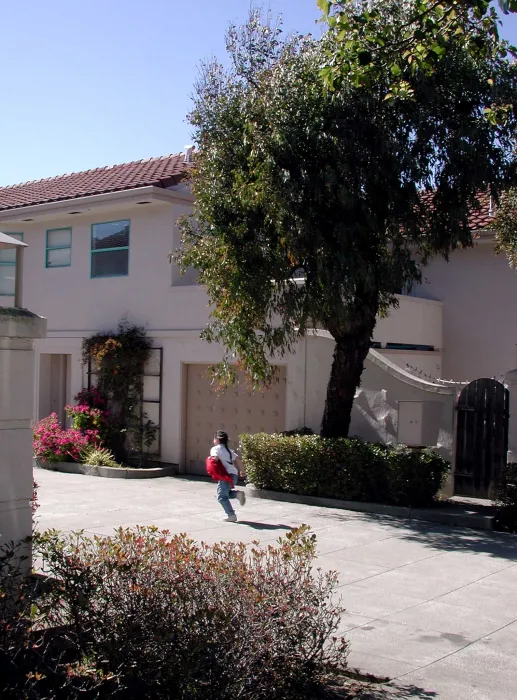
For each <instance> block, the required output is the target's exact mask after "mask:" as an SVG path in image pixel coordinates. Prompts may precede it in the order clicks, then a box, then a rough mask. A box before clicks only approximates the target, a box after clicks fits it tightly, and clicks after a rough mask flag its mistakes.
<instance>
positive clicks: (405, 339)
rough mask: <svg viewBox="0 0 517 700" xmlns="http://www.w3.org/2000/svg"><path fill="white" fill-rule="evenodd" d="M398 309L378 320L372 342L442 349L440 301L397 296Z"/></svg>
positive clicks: (441, 305)
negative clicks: (429, 346)
mask: <svg viewBox="0 0 517 700" xmlns="http://www.w3.org/2000/svg"><path fill="white" fill-rule="evenodd" d="M397 299H398V302H399V306H398V308H394V309H391V310H390V312H389V314H388V315H387V316H386V317H385V318H379V319H378V321H377V325H376V326H375V330H374V332H373V339H374V340H375V341H377V342H378V343H382V345H383V347H384V346H385V344H386V343H404V344H406V345H432V346H433V347H434V348H436V349H437V350H439V349H441V347H442V344H443V343H442V313H443V304H442V302H441V301H435V300H432V299H419V298H416V297H410V296H403V295H397Z"/></svg>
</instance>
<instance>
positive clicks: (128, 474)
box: [33, 457, 177, 479]
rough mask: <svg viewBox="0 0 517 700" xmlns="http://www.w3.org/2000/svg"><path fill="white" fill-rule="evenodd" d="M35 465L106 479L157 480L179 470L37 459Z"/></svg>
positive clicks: (37, 467)
mask: <svg viewBox="0 0 517 700" xmlns="http://www.w3.org/2000/svg"><path fill="white" fill-rule="evenodd" d="M33 465H34V467H35V468H36V469H48V470H49V471H53V472H63V473H65V474H86V475H87V476H101V477H104V478H105V479H157V478H159V477H162V476H174V475H175V474H176V473H177V468H176V467H175V466H174V465H170V466H166V467H151V468H150V469H133V468H131V467H122V468H118V467H96V466H93V465H91V464H78V463H76V462H48V461H47V460H44V459H36V458H35V457H34V458H33Z"/></svg>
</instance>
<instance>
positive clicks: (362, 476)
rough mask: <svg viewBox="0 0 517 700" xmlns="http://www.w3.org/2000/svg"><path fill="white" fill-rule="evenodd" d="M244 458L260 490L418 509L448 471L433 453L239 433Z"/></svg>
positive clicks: (316, 437)
mask: <svg viewBox="0 0 517 700" xmlns="http://www.w3.org/2000/svg"><path fill="white" fill-rule="evenodd" d="M241 445H242V458H243V461H244V464H245V467H246V471H247V474H248V478H249V480H250V481H251V482H252V483H253V484H254V485H255V486H256V487H257V488H259V489H267V490H270V491H283V492H284V493H296V494H300V495H303V496H320V497H324V498H337V499H340V500H345V501H363V502H370V503H386V504H392V505H401V506H411V507H413V508H415V507H422V506H428V505H431V504H432V503H433V501H434V500H435V497H436V495H437V493H438V491H439V490H440V488H441V486H442V484H443V482H444V480H445V477H446V475H447V473H448V471H449V464H448V462H447V461H446V460H445V459H443V457H440V456H439V455H438V454H436V453H435V452H433V451H432V450H427V449H423V450H416V451H415V450H409V449H408V448H404V447H388V446H386V445H377V444H372V443H368V442H364V441H363V440H360V439H358V438H336V439H325V438H321V437H319V435H297V436H296V435H293V436H286V435H267V434H265V433H261V434H258V435H242V436H241Z"/></svg>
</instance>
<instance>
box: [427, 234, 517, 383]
mask: <svg viewBox="0 0 517 700" xmlns="http://www.w3.org/2000/svg"><path fill="white" fill-rule="evenodd" d="M424 278H425V279H424V283H423V284H422V285H420V286H419V287H418V288H417V289H415V291H414V294H415V295H416V296H418V297H425V298H428V299H438V300H440V301H442V302H443V352H442V375H441V376H442V378H444V379H453V380H455V381H471V380H473V379H477V378H480V377H495V378H496V379H497V378H501V376H502V375H504V374H505V372H507V371H509V370H511V369H513V368H514V367H515V366H517V352H516V348H517V304H516V300H517V273H516V272H515V271H513V270H511V269H510V267H509V266H508V261H507V259H506V257H505V256H504V255H500V256H496V255H494V250H493V245H492V243H491V242H490V241H486V242H481V243H479V244H477V245H476V246H475V247H474V248H469V249H466V250H458V251H456V252H454V253H453V254H452V255H451V256H450V262H449V263H447V262H445V260H443V259H441V258H437V259H435V260H432V261H431V263H430V264H429V266H428V267H427V268H426V269H425V271H424Z"/></svg>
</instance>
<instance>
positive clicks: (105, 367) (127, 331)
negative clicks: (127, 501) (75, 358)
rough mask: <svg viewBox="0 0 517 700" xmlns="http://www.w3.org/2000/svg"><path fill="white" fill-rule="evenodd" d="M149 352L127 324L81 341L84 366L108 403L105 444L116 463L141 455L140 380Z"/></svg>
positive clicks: (140, 332) (142, 336) (141, 334)
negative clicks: (108, 416) (89, 366)
mask: <svg viewBox="0 0 517 700" xmlns="http://www.w3.org/2000/svg"><path fill="white" fill-rule="evenodd" d="M151 348H152V341H151V340H150V338H148V337H147V334H146V332H145V329H144V328H142V327H139V326H132V325H130V324H129V323H128V322H127V321H126V320H122V321H121V322H120V323H119V325H118V328H117V330H116V331H113V332H109V333H96V334H95V335H93V336H91V337H89V338H85V339H84V340H83V346H82V358H83V362H84V364H88V363H91V365H92V369H93V370H94V371H95V374H96V380H97V388H98V390H99V391H100V393H101V394H102V395H104V396H106V397H108V400H109V409H110V425H109V427H110V430H109V431H108V433H107V434H106V435H105V436H104V440H105V442H106V444H107V446H108V447H109V448H110V449H111V450H112V451H113V452H114V453H115V456H116V459H117V460H118V461H119V462H122V461H124V460H127V458H128V457H129V456H130V454H131V452H132V451H133V452H136V453H137V454H139V455H140V456H141V454H142V452H143V442H144V439H145V435H144V433H145V430H146V428H145V427H144V425H145V419H146V416H145V415H144V414H143V411H142V395H143V379H144V368H145V365H146V363H147V361H148V359H149V357H150V355H151ZM147 424H151V421H147Z"/></svg>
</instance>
